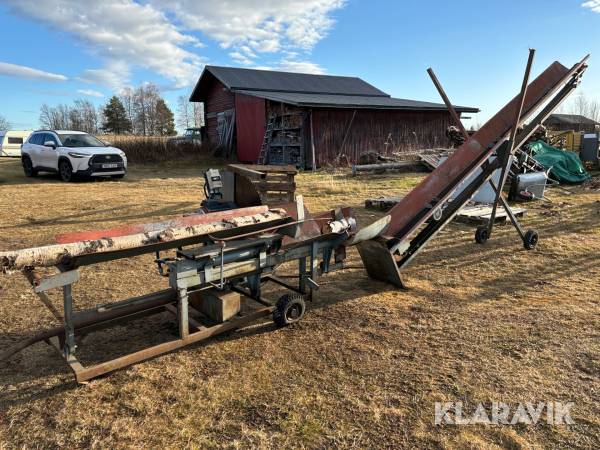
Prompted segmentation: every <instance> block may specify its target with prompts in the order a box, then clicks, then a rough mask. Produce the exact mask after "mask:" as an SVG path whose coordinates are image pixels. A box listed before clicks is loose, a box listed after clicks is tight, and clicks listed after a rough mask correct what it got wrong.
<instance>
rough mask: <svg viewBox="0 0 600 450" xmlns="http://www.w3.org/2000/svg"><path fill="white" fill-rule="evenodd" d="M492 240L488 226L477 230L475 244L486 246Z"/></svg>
mask: <svg viewBox="0 0 600 450" xmlns="http://www.w3.org/2000/svg"><path fill="white" fill-rule="evenodd" d="M489 238H490V232H489V231H488V227H487V225H479V226H478V227H477V230H475V242H477V243H478V244H485V243H486V241H487V240H488V239H489Z"/></svg>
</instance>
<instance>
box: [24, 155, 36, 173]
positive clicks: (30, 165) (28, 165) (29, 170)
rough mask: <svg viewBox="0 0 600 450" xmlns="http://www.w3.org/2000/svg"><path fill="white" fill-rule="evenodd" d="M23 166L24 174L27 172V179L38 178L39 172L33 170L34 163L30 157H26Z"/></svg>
mask: <svg viewBox="0 0 600 450" xmlns="http://www.w3.org/2000/svg"><path fill="white" fill-rule="evenodd" d="M21 164H23V172H25V176H26V177H37V175H38V171H37V170H35V169H34V168H33V163H32V162H31V158H30V157H29V156H27V157H24V158H23V159H22V160H21Z"/></svg>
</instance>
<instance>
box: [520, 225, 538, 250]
mask: <svg viewBox="0 0 600 450" xmlns="http://www.w3.org/2000/svg"><path fill="white" fill-rule="evenodd" d="M538 240H539V236H538V232H537V231H535V230H527V232H526V233H525V236H524V237H523V247H525V249H527V250H533V249H534V248H535V246H536V245H537V243H538Z"/></svg>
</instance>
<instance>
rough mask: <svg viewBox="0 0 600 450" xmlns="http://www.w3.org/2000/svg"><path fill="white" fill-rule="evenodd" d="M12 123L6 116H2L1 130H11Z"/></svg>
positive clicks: (0, 120) (0, 121)
mask: <svg viewBox="0 0 600 450" xmlns="http://www.w3.org/2000/svg"><path fill="white" fill-rule="evenodd" d="M10 128H11V125H10V122H9V121H8V120H6V119H5V118H4V116H0V131H7V130H10Z"/></svg>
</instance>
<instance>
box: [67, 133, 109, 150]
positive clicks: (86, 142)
mask: <svg viewBox="0 0 600 450" xmlns="http://www.w3.org/2000/svg"><path fill="white" fill-rule="evenodd" d="M58 137H59V138H60V142H62V145H63V147H73V148H74V147H105V145H104V143H103V142H102V141H100V140H99V139H96V138H95V137H94V136H92V135H90V134H59V135H58Z"/></svg>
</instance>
